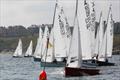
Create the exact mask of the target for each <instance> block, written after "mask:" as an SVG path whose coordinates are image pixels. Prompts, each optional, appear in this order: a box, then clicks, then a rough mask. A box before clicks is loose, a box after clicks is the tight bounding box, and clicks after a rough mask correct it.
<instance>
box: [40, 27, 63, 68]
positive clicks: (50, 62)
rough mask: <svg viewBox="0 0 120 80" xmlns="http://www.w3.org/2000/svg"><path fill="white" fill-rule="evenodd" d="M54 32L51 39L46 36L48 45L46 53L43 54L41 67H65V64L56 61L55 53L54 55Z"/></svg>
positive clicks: (50, 36)
mask: <svg viewBox="0 0 120 80" xmlns="http://www.w3.org/2000/svg"><path fill="white" fill-rule="evenodd" d="M53 34H54V32H53V29H52V30H51V33H50V35H49V37H47V36H46V39H47V41H46V45H47V46H45V47H46V48H45V51H44V53H43V57H42V59H41V67H44V66H45V67H62V66H65V63H63V62H57V61H56V60H55V53H54V36H53Z"/></svg>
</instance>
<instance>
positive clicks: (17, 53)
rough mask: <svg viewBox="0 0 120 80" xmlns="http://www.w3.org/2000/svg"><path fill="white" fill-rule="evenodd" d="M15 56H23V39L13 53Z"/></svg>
mask: <svg viewBox="0 0 120 80" xmlns="http://www.w3.org/2000/svg"><path fill="white" fill-rule="evenodd" d="M13 57H22V41H21V39H19V42H18V46H17V48H16V50H15V52H14V54H13Z"/></svg>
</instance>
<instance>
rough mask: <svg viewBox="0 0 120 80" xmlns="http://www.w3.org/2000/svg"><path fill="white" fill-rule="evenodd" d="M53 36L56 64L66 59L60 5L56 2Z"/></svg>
mask: <svg viewBox="0 0 120 80" xmlns="http://www.w3.org/2000/svg"><path fill="white" fill-rule="evenodd" d="M53 23H54V24H53V32H54V34H53V36H54V53H55V59H56V61H57V62H65V61H66V58H67V46H66V43H65V37H64V34H65V30H64V26H63V25H64V24H63V21H62V19H61V7H60V3H58V1H56V5H55V14H54V19H53Z"/></svg>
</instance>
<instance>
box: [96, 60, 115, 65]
mask: <svg viewBox="0 0 120 80" xmlns="http://www.w3.org/2000/svg"><path fill="white" fill-rule="evenodd" d="M96 63H97V64H98V66H114V65H115V63H110V62H104V61H96Z"/></svg>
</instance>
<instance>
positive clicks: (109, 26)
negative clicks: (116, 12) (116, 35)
mask: <svg viewBox="0 0 120 80" xmlns="http://www.w3.org/2000/svg"><path fill="white" fill-rule="evenodd" d="M113 25H114V24H113V19H112V11H111V7H110V12H109V15H108V22H107V29H106V30H107V57H112V49H113Z"/></svg>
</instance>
